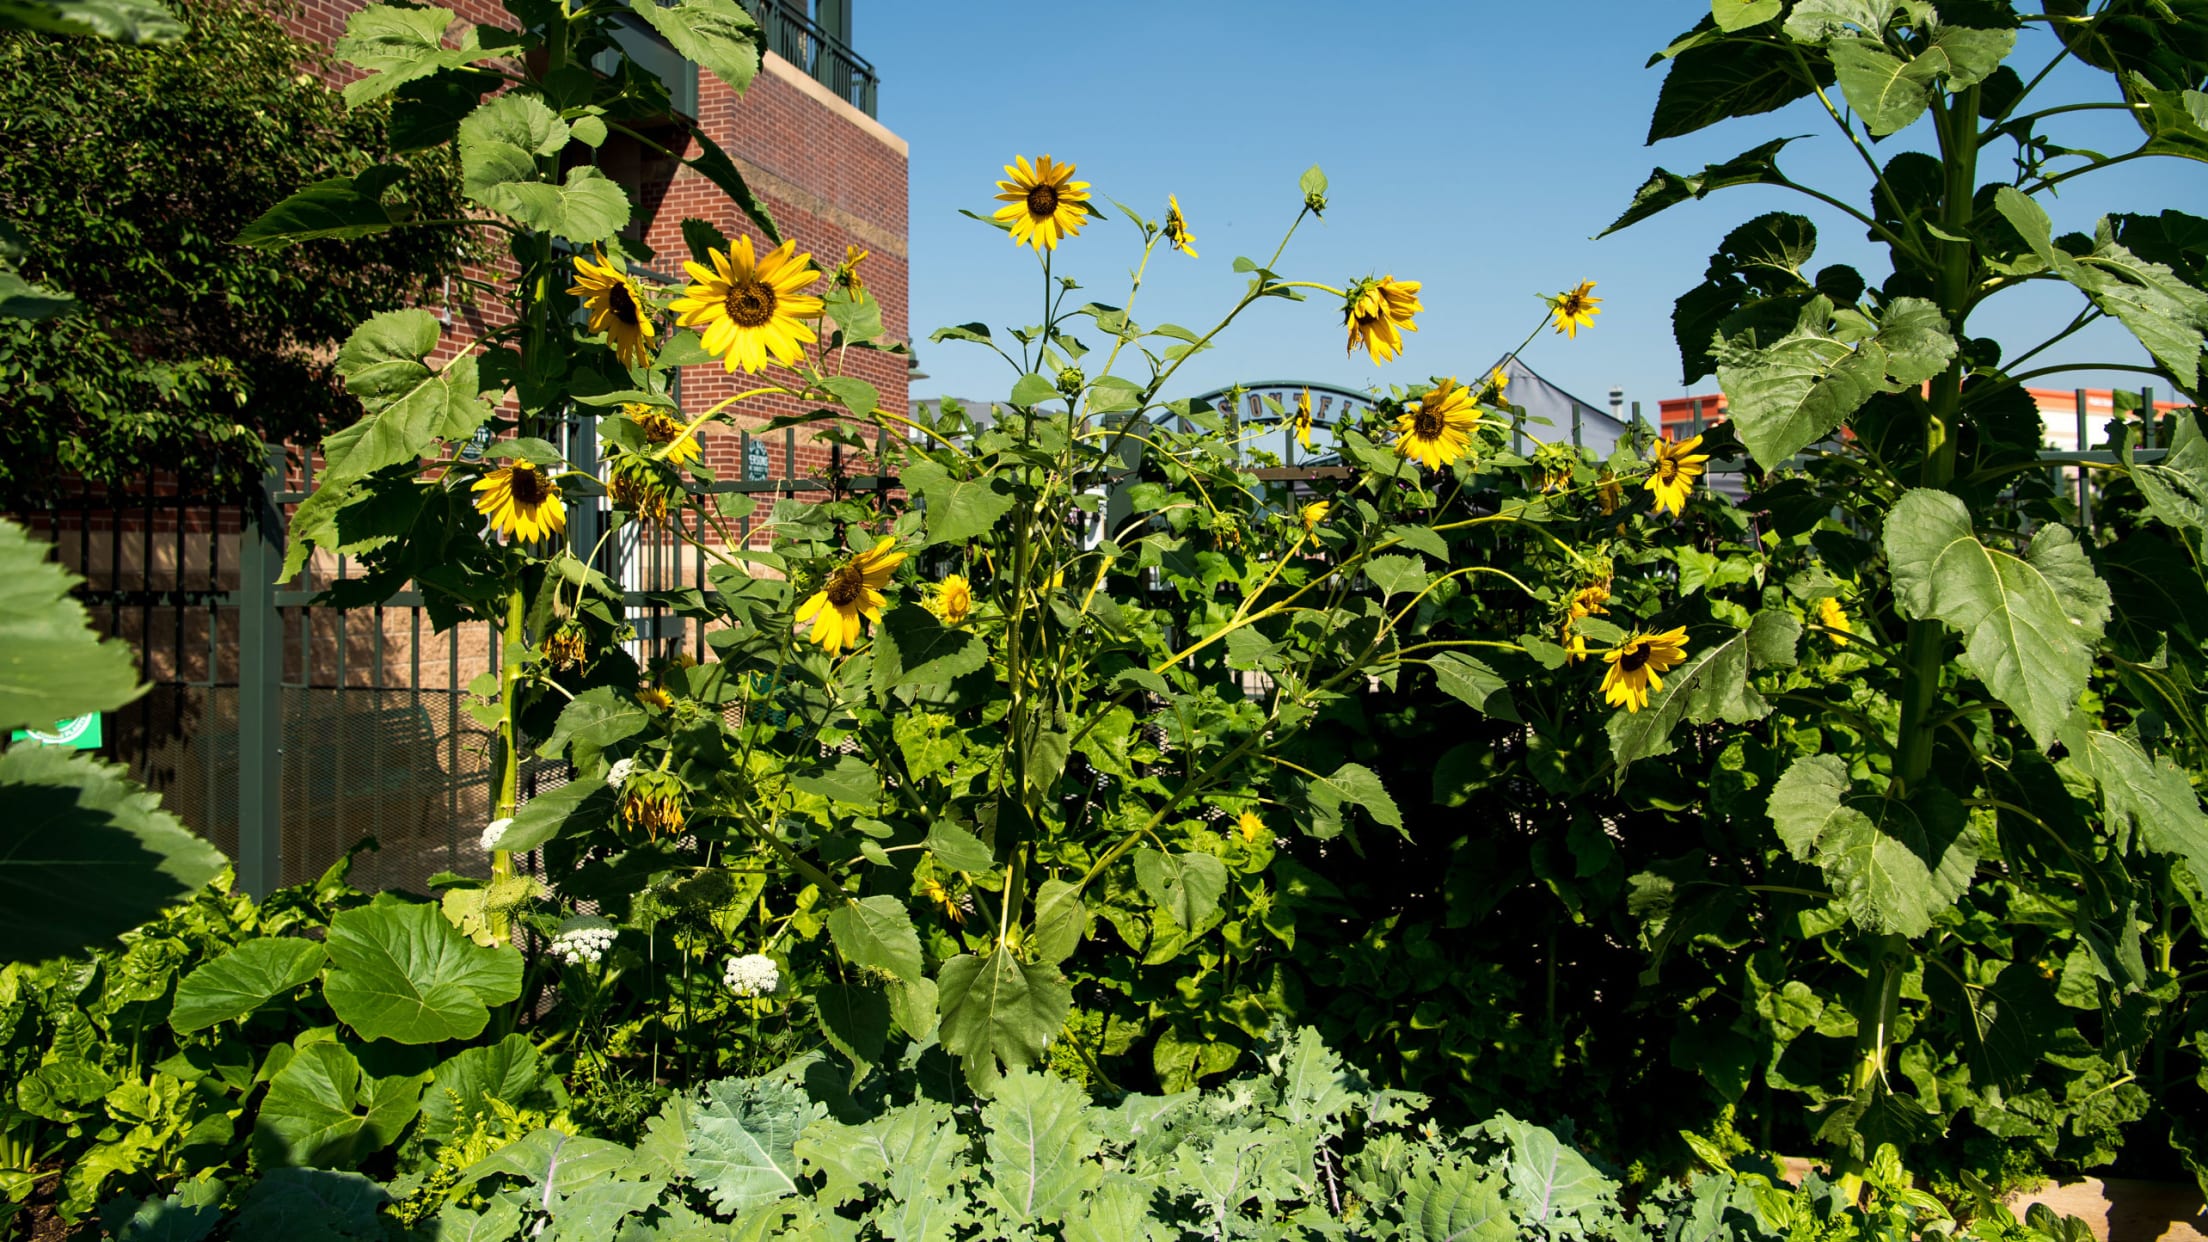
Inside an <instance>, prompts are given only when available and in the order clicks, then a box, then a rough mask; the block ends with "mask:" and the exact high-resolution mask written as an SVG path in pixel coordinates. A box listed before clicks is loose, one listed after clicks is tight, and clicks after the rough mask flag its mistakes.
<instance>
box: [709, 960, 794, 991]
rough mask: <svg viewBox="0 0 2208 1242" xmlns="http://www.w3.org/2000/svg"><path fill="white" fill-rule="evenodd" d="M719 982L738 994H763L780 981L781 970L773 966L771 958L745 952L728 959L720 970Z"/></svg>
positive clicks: (772, 988)
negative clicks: (726, 963)
mask: <svg viewBox="0 0 2208 1242" xmlns="http://www.w3.org/2000/svg"><path fill="white" fill-rule="evenodd" d="M721 982H723V983H725V984H727V985H728V990H729V991H731V992H734V993H735V994H736V995H738V996H765V995H766V994H767V993H769V992H772V991H774V989H775V986H776V985H777V984H779V983H781V982H782V972H781V971H780V970H778V969H776V968H775V965H774V959H773V958H771V957H767V956H765V955H763V954H758V953H746V954H745V955H744V956H742V957H732V958H730V959H728V965H727V967H726V968H724V969H723V970H722V971H721Z"/></svg>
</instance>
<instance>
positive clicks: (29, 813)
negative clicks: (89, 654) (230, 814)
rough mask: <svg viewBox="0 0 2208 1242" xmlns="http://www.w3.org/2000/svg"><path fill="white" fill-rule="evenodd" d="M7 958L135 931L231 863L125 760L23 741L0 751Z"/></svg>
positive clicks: (72, 948) (80, 946) (31, 957)
mask: <svg viewBox="0 0 2208 1242" xmlns="http://www.w3.org/2000/svg"><path fill="white" fill-rule="evenodd" d="M0 805H5V806H6V807H7V817H6V823H5V826H0V946H4V947H0V961H40V960H43V959H45V958H50V957H58V956H60V955H62V954H65V953H76V952H81V951H82V950H84V949H87V948H90V947H92V946H94V945H97V944H101V943H103V942H106V941H110V940H113V939H114V938H115V937H116V936H119V935H121V934H122V933H124V932H126V931H129V930H130V929H131V928H133V927H136V926H138V925H139V924H141V923H144V922H145V921H147V920H148V919H151V918H152V917H153V916H154V915H156V914H159V913H160V912H161V909H162V907H164V906H167V905H170V904H171V903H174V902H177V901H181V900H183V899H184V898H186V897H188V896H190V895H191V894H192V893H194V892H196V891H197V890H198V889H200V888H201V887H203V886H205V885H206V884H207V882H208V881H210V880H212V879H214V878H215V875H216V874H217V873H218V872H220V871H221V870H222V868H223V866H224V865H225V862H224V859H223V857H222V854H221V852H220V851H218V850H216V849H215V847H214V846H212V845H209V844H208V843H207V842H205V841H203V840H201V839H200V838H198V837H195V836H193V835H192V834H191V832H189V831H188V830H186V829H185V827H184V825H183V824H181V823H179V822H177V820H176V817H175V816H173V815H170V814H169V813H168V812H166V811H164V810H162V809H161V799H160V798H159V796H157V795H155V794H152V793H148V792H147V791H146V790H145V789H144V788H143V787H141V786H140V785H139V784H137V782H135V781H132V780H131V779H130V778H129V777H128V776H127V775H126V774H125V772H124V769H123V768H121V767H119V766H116V765H113V764H107V763H102V762H100V761H98V760H96V759H93V758H91V757H89V756H84V755H78V754H76V753H74V752H70V751H65V750H60V749H54V748H49V747H45V746H38V745H31V744H25V743H18V744H16V745H15V746H12V747H10V748H9V749H8V750H7V752H6V753H4V754H0Z"/></svg>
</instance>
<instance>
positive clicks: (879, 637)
mask: <svg viewBox="0 0 2208 1242" xmlns="http://www.w3.org/2000/svg"><path fill="white" fill-rule="evenodd" d="M988 662H989V646H988V644H987V643H984V642H982V641H981V639H979V638H977V637H975V636H974V635H973V634H971V633H969V632H967V631H965V630H962V629H957V628H955V627H952V626H948V625H945V624H943V622H942V621H941V620H939V619H938V618H937V617H936V615H935V614H934V613H932V612H930V611H928V610H927V609H926V608H925V607H923V606H921V605H919V604H915V603H911V602H904V603H899V604H897V605H896V606H895V607H893V608H891V609H889V610H888V611H887V612H884V613H883V614H882V623H881V625H880V626H878V627H876V629H875V631H874V693H875V695H876V696H878V697H880V698H882V699H883V700H885V701H886V700H887V699H888V697H889V694H890V692H891V691H894V690H896V689H897V688H898V687H899V686H907V685H933V684H937V683H941V682H948V681H950V680H952V679H953V678H956V677H961V676H963V675H965V674H967V673H971V672H973V671H974V670H975V669H978V668H980V667H981V666H982V665H984V664H987V663H988Z"/></svg>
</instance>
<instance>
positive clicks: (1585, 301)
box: [1549, 280, 1602, 340]
mask: <svg viewBox="0 0 2208 1242" xmlns="http://www.w3.org/2000/svg"><path fill="white" fill-rule="evenodd" d="M1594 290H1595V282H1594V281H1591V280H1583V281H1580V282H1579V287H1578V288H1575V289H1572V290H1571V291H1569V292H1567V293H1559V294H1557V295H1556V296H1555V297H1553V298H1550V299H1549V312H1550V313H1551V314H1553V315H1555V316H1556V330H1557V331H1559V332H1561V333H1563V334H1564V335H1566V336H1568V337H1572V338H1573V339H1575V340H1576V339H1577V338H1578V337H1579V330H1580V329H1581V328H1591V327H1593V326H1594V325H1595V316H1597V315H1599V314H1601V313H1602V299H1601V298H1598V297H1596V296H1594Z"/></svg>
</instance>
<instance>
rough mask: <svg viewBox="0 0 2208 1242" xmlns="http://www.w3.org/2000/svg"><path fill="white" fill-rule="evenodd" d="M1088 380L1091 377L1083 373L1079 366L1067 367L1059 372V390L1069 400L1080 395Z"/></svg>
mask: <svg viewBox="0 0 2208 1242" xmlns="http://www.w3.org/2000/svg"><path fill="white" fill-rule="evenodd" d="M1088 382H1089V377H1088V376H1086V375H1083V374H1082V373H1081V368H1079V367H1065V368H1062V369H1060V370H1059V372H1058V391H1059V392H1061V393H1063V394H1065V397H1066V399H1067V400H1068V401H1071V400H1072V399H1073V398H1075V397H1078V396H1080V395H1081V390H1082V389H1083V388H1084V387H1086V386H1087V385H1088Z"/></svg>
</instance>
